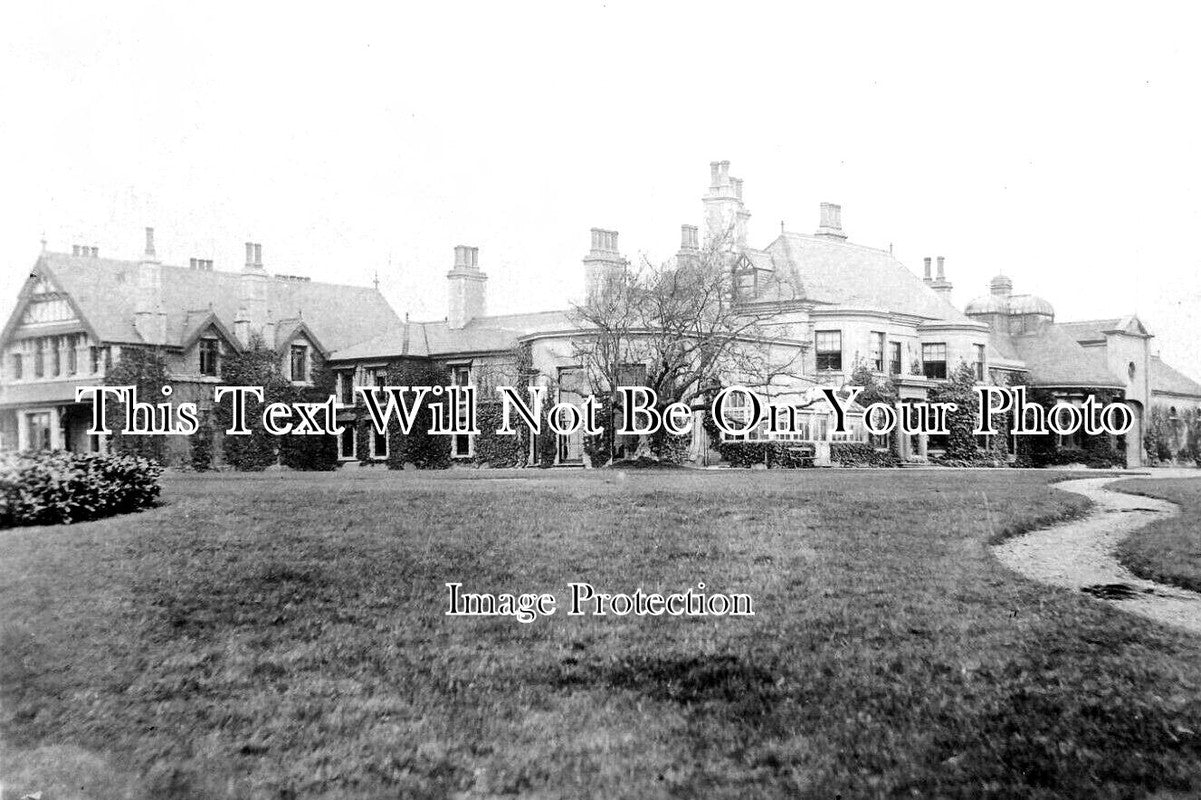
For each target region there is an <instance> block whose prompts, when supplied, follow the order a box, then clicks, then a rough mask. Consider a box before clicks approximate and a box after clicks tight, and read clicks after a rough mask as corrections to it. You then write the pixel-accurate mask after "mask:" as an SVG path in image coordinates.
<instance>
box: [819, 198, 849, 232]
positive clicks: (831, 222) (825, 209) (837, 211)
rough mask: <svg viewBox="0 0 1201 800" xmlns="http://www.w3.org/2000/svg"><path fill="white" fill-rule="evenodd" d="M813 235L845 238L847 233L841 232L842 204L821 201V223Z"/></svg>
mask: <svg viewBox="0 0 1201 800" xmlns="http://www.w3.org/2000/svg"><path fill="white" fill-rule="evenodd" d="M814 235H815V236H821V237H822V238H825V239H837V240H839V241H844V240H845V239H846V238H847V235H846V234H845V233H843V232H842V206H840V205H837V204H836V203H822V205H821V224H820V225H819V226H818V228H817V233H816V234H814Z"/></svg>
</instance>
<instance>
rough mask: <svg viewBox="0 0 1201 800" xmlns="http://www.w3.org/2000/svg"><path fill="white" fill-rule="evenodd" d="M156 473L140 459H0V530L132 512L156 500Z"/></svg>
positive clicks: (44, 455)
mask: <svg viewBox="0 0 1201 800" xmlns="http://www.w3.org/2000/svg"><path fill="white" fill-rule="evenodd" d="M161 473H162V467H160V466H159V465H158V464H156V463H155V462H153V461H150V460H149V459H146V458H141V457H140V456H125V455H102V454H100V453H70V452H67V451H61V450H60V451H54V452H41V453H18V454H16V455H8V456H4V457H3V458H0V527H6V528H7V527H11V526H14V525H54V524H59V523H68V522H80V521H82V520H87V519H97V518H99V517H107V516H110V515H112V514H120V513H123V512H126V511H135V510H137V509H139V508H145V507H146V506H149V505H151V504H152V503H154V501H155V499H156V498H157V497H158V495H159V491H160V487H159V483H158V478H159V475H160V474H161Z"/></svg>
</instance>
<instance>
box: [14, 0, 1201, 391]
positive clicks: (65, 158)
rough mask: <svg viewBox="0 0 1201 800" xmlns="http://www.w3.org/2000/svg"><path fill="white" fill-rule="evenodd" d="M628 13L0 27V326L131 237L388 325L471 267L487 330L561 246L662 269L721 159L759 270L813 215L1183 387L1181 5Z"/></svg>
mask: <svg viewBox="0 0 1201 800" xmlns="http://www.w3.org/2000/svg"><path fill="white" fill-rule="evenodd" d="M647 5H648V4H644V3H628V4H627V3H614V2H610V3H606V4H604V5H597V4H574V5H572V4H567V3H547V4H544V5H533V4H521V3H505V4H500V3H487V4H484V3H481V4H478V5H475V4H465V3H458V4H438V3H422V4H420V5H415V6H402V5H401V4H397V3H389V4H381V5H379V6H378V7H375V8H373V9H370V10H356V11H337V12H335V11H333V8H334V6H332V5H330V4H323V5H322V6H320V7H317V6H313V7H312V10H306V8H305V6H302V5H300V4H288V5H285V4H283V3H279V4H277V5H276V6H275V7H260V8H246V7H243V6H242V5H232V4H231V5H222V4H220V3H205V4H192V5H191V6H190V7H188V8H183V7H181V6H178V5H174V4H173V5H172V6H171V7H168V5H167V4H161V3H154V4H149V3H148V4H145V5H115V4H108V3H104V4H99V3H87V4H84V3H78V4H76V3H72V4H34V3H23V4H20V5H14V6H9V7H6V8H5V9H4V10H3V11H2V12H0V42H2V52H0V176H2V180H3V192H2V194H0V204H2V205H0V212H2V213H0V267H2V269H0V298H3V299H2V300H0V307H2V308H7V307H8V306H10V305H11V301H12V298H13V297H14V296H15V293H16V291H17V289H18V287H19V285H20V282H21V280H22V278H23V276H24V275H25V274H27V272H26V271H27V270H28V268H29V267H30V266H31V265H32V264H33V263H34V261H35V259H36V257H37V253H38V250H39V246H40V245H39V240H40V239H41V238H42V236H43V234H44V235H45V237H46V239H48V241H49V247H50V249H56V250H66V251H70V248H71V245H72V244H76V243H80V244H94V245H98V246H99V247H100V251H101V255H108V256H114V257H126V258H136V257H137V256H138V255H139V254H140V253H141V249H142V236H143V234H142V228H143V227H144V226H146V225H153V226H154V227H155V228H156V238H157V242H158V252H159V256H160V258H162V259H163V260H164V261H167V262H168V263H175V264H186V263H187V261H188V258H190V257H193V256H195V257H205V258H213V259H214V260H215V261H216V266H217V268H218V269H235V270H236V269H238V268H239V267H240V266H241V264H242V262H243V260H244V258H243V252H244V248H243V244H242V243H243V242H245V241H247V240H248V239H249V240H254V241H259V242H262V243H263V252H264V262H265V264H266V265H267V268H268V269H269V270H272V271H275V272H285V273H295V274H305V275H310V276H312V277H313V278H314V279H316V280H333V281H343V282H348V283H359V284H364V285H366V284H369V283H370V281H371V278H372V275H373V274H374V273H375V272H376V271H377V270H378V272H379V275H380V280H381V288H382V290H383V291H384V293H385V295H386V296H387V298H388V299H389V300H390V301H391V302H392V304H393V305H394V306H395V308H396V309H397V311H398V312H400V313H401V314H403V313H404V312H405V311H411V312H412V313H413V315H414V318H441V317H442V316H444V315H445V313H446V312H445V285H444V284H445V277H444V276H445V273H446V271H447V270H448V269H449V268H450V266H451V263H452V257H453V253H452V250H453V247H454V245H456V244H470V245H476V246H478V247H479V248H480V263H481V266H482V267H483V268H484V269H485V271H487V273H488V274H489V276H490V281H489V287H488V291H489V306H490V311H492V312H494V313H503V312H507V311H528V310H542V309H547V308H556V307H562V306H563V305H564V303H565V301H566V299H567V298H568V297H569V296H573V295H575V294H578V293H579V292H580V291H581V290H582V266H581V263H580V260H581V258H582V257H583V256H584V254H585V252H586V251H587V248H588V244H589V234H588V229H589V228H590V227H593V226H597V227H610V228H614V229H617V230H619V231H620V232H621V245H622V249H623V251H625V252H626V254H627V255H630V256H632V257H637V255H638V254H639V253H642V252H645V253H647V254H648V255H650V256H651V257H652V258H654V259H656V260H658V259H661V258H665V257H667V256H670V255H671V254H672V253H674V251H675V249H676V247H677V245H678V240H679V226H680V224H681V223H684V222H690V223H694V224H697V223H699V222H700V218H701V204H700V197H701V195H702V193H703V192H704V190H705V188H706V186H707V185H708V177H709V175H708V173H709V168H708V164H709V162H710V161H712V160H721V159H726V160H729V161H730V162H731V174H733V175H735V176H737V177H741V178H743V179H744V180H745V198H746V201H747V205H748V207H749V208H750V210H751V212H752V214H753V217H752V219H751V243H752V244H754V245H756V246H764V245H766V244H767V243H768V242H770V241H771V239H772V238H773V237H774V235H775V234H776V233H777V232H778V231H779V229H780V223H781V221H784V223H785V224H786V226H787V227H788V229H789V230H795V231H800V232H804V233H810V232H812V231H813V230H814V229H815V228H816V226H817V221H818V220H817V217H818V212H817V209H818V203H819V202H820V201H822V200H829V201H832V202H839V203H841V204H842V206H843V226H844V228H845V229H846V231H847V232H848V233H849V235H850V237H851V239H852V240H853V241H856V242H860V243H862V244H867V245H873V246H878V247H883V248H887V247H888V245H889V244H890V243H892V244H893V246H894V247H895V252H896V255H897V256H898V257H899V258H900V259H901V260H902V261H904V262H905V263H906V264H908V265H909V267H910V268H911V269H912V270H914V271H915V272H920V270H921V259H922V257H923V256H926V255H930V256H937V255H944V256H946V258H947V271H948V277H949V278H950V280H951V281H953V282H954V284H955V287H956V288H955V298H956V301H957V302H958V303H959V304H960V305H962V304H963V303H964V302H966V301H967V300H969V299H971V298H972V297H974V296H977V295H980V294H983V293H985V292H986V284H987V281H988V280H989V278H990V277H992V276H993V275H995V274H996V273H997V272H998V271H1004V272H1005V273H1006V274H1008V275H1010V276H1011V277H1012V278H1013V280H1014V284H1015V291H1018V292H1033V293H1036V294H1040V295H1042V296H1044V297H1046V298H1048V299H1049V300H1050V301H1051V302H1052V303H1053V304H1054V306H1055V308H1056V311H1057V315H1058V319H1060V320H1061V321H1067V320H1071V319H1087V318H1094V317H1107V316H1120V315H1123V314H1127V313H1131V312H1137V313H1138V314H1139V315H1140V316H1141V317H1142V319H1143V320H1144V321H1145V322H1146V323H1147V324H1148V325H1149V326H1150V327H1151V328H1152V331H1153V332H1155V333H1156V334H1158V338H1157V340H1156V344H1157V345H1158V347H1160V348H1161V349H1162V351H1163V354H1164V356H1165V358H1167V359H1168V360H1169V361H1171V362H1173V363H1175V364H1176V365H1177V366H1180V367H1182V368H1184V369H1186V371H1189V372H1190V373H1191V374H1192V375H1193V376H1195V377H1198V378H1201V349H1199V348H1196V347H1195V343H1196V342H1197V339H1198V336H1197V334H1198V333H1201V323H1199V322H1198V319H1199V317H1201V270H1199V269H1198V266H1199V265H1201V241H1199V237H1198V233H1199V231H1201V224H1199V223H1201V186H1199V181H1201V121H1199V120H1201V116H1199V113H1198V100H1199V98H1201V91H1199V90H1201V47H1199V46H1198V44H1197V33H1196V32H1197V30H1198V25H1197V23H1198V21H1199V20H1198V16H1199V15H1201V14H1199V13H1198V12H1195V11H1193V10H1192V8H1191V7H1190V6H1188V5H1184V4H1181V5H1180V6H1178V7H1176V8H1175V9H1170V8H1167V7H1164V6H1160V7H1158V10H1156V8H1150V9H1149V8H1147V7H1142V6H1140V7H1137V8H1136V7H1135V6H1133V5H1130V4H1123V5H1121V6H1118V5H1116V4H1114V5H1108V4H1089V5H1087V6H1085V5H1084V4H1080V5H1079V9H1080V11H1079V12H1073V11H1071V10H1069V9H1067V8H1061V7H1057V6H1056V5H1053V4H1046V3H1037V4H1034V3H1032V4H1028V5H1023V4H1015V3H1008V4H1004V5H998V4H994V5H993V6H992V7H991V8H989V9H988V10H987V11H979V10H976V7H977V5H978V4H967V3H954V4H950V3H948V4H945V5H921V6H918V5H916V4H912V3H896V2H892V3H887V4H879V5H873V4H854V5H851V4H843V3H834V2H825V3H822V4H812V5H800V4H787V5H785V4H781V5H780V6H779V7H768V6H758V7H753V6H748V5H747V4H738V5H736V4H733V3H721V4H714V5H709V6H706V5H703V4H698V3H686V4H684V3H682V4H678V5H672V6H669V5H667V4H662V5H658V6H656V7H655V8H654V9H651V8H647V7H646V6H647ZM362 8H366V7H362Z"/></svg>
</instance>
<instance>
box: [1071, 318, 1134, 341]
mask: <svg viewBox="0 0 1201 800" xmlns="http://www.w3.org/2000/svg"><path fill="white" fill-rule="evenodd" d="M1120 323H1121V320H1120V319H1118V318H1114V319H1090V320H1083V321H1081V322H1061V323H1059V327H1060V328H1061V329H1062V330H1063V331H1064V332H1065V333H1067V335H1068V336H1071V337H1072V338H1073V339H1075V340H1076V341H1078V342H1103V341H1105V334H1104V331H1112V330H1114V329H1115V328H1117V327H1118V326H1119V324H1120Z"/></svg>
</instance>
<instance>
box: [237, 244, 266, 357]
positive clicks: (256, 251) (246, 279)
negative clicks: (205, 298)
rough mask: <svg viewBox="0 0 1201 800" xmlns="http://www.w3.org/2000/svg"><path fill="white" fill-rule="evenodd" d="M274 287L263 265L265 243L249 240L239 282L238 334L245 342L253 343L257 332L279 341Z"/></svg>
mask: <svg viewBox="0 0 1201 800" xmlns="http://www.w3.org/2000/svg"><path fill="white" fill-rule="evenodd" d="M270 287H271V276H270V275H268V274H267V271H266V270H265V269H263V246H262V245H261V244H259V243H257V242H247V243H246V266H244V267H242V275H241V278H240V284H239V286H238V300H239V304H240V305H239V308H238V313H237V316H236V317H235V318H234V334H235V335H236V336H237V337H238V340H239V341H240V342H241V343H242V345H243V346H247V345H249V344H250V343H251V341H252V340H253V339H254V337H255V336H256V335H258V336H261V337H263V342H264V344H266V345H267V346H268V347H273V346H274V345H275V342H274V337H275V329H274V326H272V325H271V318H270V312H269V310H268V306H269V304H270V298H269V297H268V296H267V295H268V293H269V291H270Z"/></svg>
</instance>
